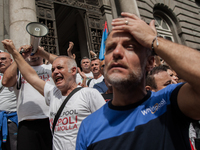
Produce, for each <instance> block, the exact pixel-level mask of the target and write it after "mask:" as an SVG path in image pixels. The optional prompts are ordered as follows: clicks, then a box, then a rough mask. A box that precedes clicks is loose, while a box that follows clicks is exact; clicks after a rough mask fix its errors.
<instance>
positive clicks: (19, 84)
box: [17, 68, 22, 90]
mask: <svg viewBox="0 0 200 150" xmlns="http://www.w3.org/2000/svg"><path fill="white" fill-rule="evenodd" d="M21 78H22V75H21V73H20V71H19V69H18V68H17V90H20V88H21V84H22V83H21V82H22V81H21Z"/></svg>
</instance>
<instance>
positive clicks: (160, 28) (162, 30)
mask: <svg viewBox="0 0 200 150" xmlns="http://www.w3.org/2000/svg"><path fill="white" fill-rule="evenodd" d="M154 18H155V21H156V29H157V32H158V35H160V36H162V37H163V38H165V39H167V40H170V41H172V42H174V37H173V34H172V31H171V29H170V26H169V25H168V24H167V22H166V21H165V20H164V19H163V18H162V17H161V16H158V15H154Z"/></svg>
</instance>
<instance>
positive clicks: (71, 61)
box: [54, 55, 77, 72]
mask: <svg viewBox="0 0 200 150" xmlns="http://www.w3.org/2000/svg"><path fill="white" fill-rule="evenodd" d="M57 58H66V59H68V61H67V67H68V72H70V71H71V69H72V68H73V67H76V70H77V64H76V61H75V60H74V59H73V58H71V57H69V56H64V55H63V56H58V57H56V58H55V59H54V61H55V60H56V59H57Z"/></svg>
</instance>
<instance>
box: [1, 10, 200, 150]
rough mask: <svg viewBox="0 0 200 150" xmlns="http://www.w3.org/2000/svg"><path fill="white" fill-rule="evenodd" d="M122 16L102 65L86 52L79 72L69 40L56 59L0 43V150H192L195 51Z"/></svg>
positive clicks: (197, 115)
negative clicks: (63, 52) (1, 48)
mask: <svg viewBox="0 0 200 150" xmlns="http://www.w3.org/2000/svg"><path fill="white" fill-rule="evenodd" d="M121 15H122V18H117V19H114V20H113V21H112V26H113V29H112V31H111V33H110V34H109V36H108V39H107V41H106V52H105V60H102V61H101V60H100V59H98V58H97V55H96V54H95V53H94V52H92V51H91V56H92V57H91V59H90V58H87V57H83V58H82V59H81V62H80V66H81V69H80V68H79V67H77V64H76V61H75V59H76V56H75V54H72V49H73V42H70V43H69V48H68V50H67V53H68V56H56V55H54V54H50V53H48V52H46V51H45V50H44V49H43V48H42V47H40V46H39V47H38V50H37V52H36V53H35V54H34V55H30V54H31V52H32V46H30V45H24V46H21V47H20V48H19V49H18V50H17V49H16V48H15V45H14V43H13V41H12V40H9V39H5V40H3V41H2V43H3V45H4V48H5V49H6V50H7V51H8V53H7V52H0V71H1V85H0V86H1V87H0V98H1V99H0V113H2V114H0V117H1V118H0V125H1V126H0V127H1V132H2V133H1V135H0V136H1V138H0V139H1V141H0V144H1V143H2V144H1V147H2V149H3V150H4V149H5V150H14V149H18V150H27V149H29V150H40V149H41V150H50V149H54V150H65V149H66V150H74V149H76V150H86V149H99V150H103V149H109V150H121V149H123V150H132V149H142V150H146V149H150V150H151V149H152V150H154V149H156V150H169V149H170V150H180V149H185V150H187V149H196V150H198V149H199V139H200V132H199V129H200V128H199V126H200V123H199V121H198V120H200V109H199V108H200V91H199V88H198V87H199V84H200V83H198V82H200V71H198V70H197V69H196V68H198V67H199V65H200V63H198V61H200V54H199V52H198V51H197V50H194V49H191V48H189V47H186V46H183V45H179V44H176V43H173V42H171V41H168V40H166V39H163V38H161V37H159V36H157V32H156V29H155V25H154V21H151V23H150V24H149V25H148V24H146V23H145V22H144V21H142V20H141V19H140V18H138V17H137V16H135V15H133V14H130V13H122V14H121ZM9 53H10V54H11V55H12V57H13V58H14V61H12V59H11V56H10V54H9ZM43 59H44V60H46V61H48V63H49V64H44V63H43ZM63 103H64V104H63ZM16 112H17V115H16ZM17 116H18V117H17ZM5 123H6V124H5ZM5 133H6V134H5Z"/></svg>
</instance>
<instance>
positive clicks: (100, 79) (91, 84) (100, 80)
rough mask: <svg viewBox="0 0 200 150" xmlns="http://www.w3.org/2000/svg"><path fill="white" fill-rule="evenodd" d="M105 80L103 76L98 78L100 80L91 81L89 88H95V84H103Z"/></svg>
mask: <svg viewBox="0 0 200 150" xmlns="http://www.w3.org/2000/svg"><path fill="white" fill-rule="evenodd" d="M103 79H104V77H103V75H102V76H101V77H100V78H98V79H92V80H91V81H90V84H89V87H91V88H93V86H94V85H95V84H97V83H100V82H102V81H103Z"/></svg>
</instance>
